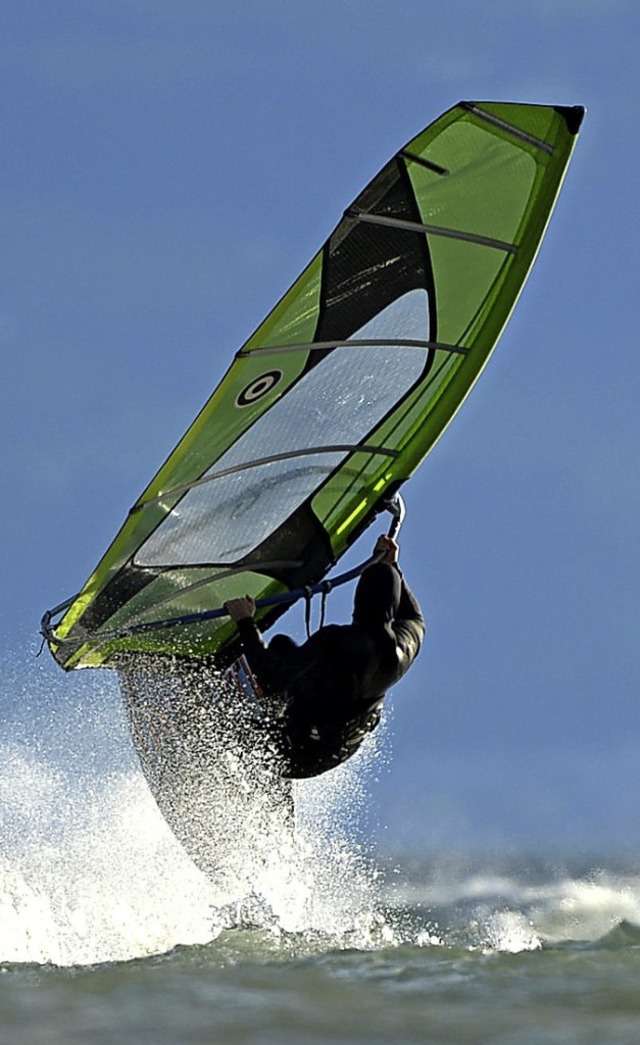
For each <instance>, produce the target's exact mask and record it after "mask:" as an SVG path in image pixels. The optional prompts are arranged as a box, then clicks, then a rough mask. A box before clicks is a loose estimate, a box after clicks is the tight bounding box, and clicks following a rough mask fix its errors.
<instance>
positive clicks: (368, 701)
mask: <svg viewBox="0 0 640 1045" xmlns="http://www.w3.org/2000/svg"><path fill="white" fill-rule="evenodd" d="M374 552H375V554H377V555H378V556H380V558H379V560H378V561H377V562H375V563H373V564H372V565H371V566H369V567H367V569H366V570H365V571H364V572H363V574H362V576H361V577H360V580H359V581H358V585H357V588H356V592H355V597H354V606H353V620H352V623H351V624H345V625H338V624H329V625H326V626H325V627H322V628H320V629H319V630H318V631H317V632H316V633H315V634H314V635H312V636H311V637H310V638H309V639H308V640H307V641H306V642H305V643H304V644H303V645H302V646H298V645H296V643H295V642H294V641H293V640H292V639H290V638H289V637H288V636H286V635H276V636H275V637H274V638H273V639H272V641H271V643H270V644H269V646H266V645H265V642H264V640H263V638H262V634H261V633H260V630H259V629H258V627H257V625H256V623H255V621H254V619H253V617H254V613H255V609H256V607H255V602H254V601H253V599H252V598H250V597H249V596H247V597H246V598H240V599H231V600H230V601H229V602H227V603H226V609H227V611H228V612H229V615H230V616H231V618H232V619H233V620H234V621H235V622H236V624H237V626H238V630H239V632H240V635H241V637H242V643H243V647H244V652H245V655H246V657H247V660H248V662H249V665H250V667H251V669H252V671H253V672H254V673H255V675H256V678H257V680H258V682H259V683H260V686H261V688H262V690H263V693H264V696H265V703H266V704H267V705H268V711H267V713H268V717H269V718H270V719H271V721H272V724H273V727H274V728H273V733H274V739H275V741H276V744H277V746H278V749H279V753H280V757H281V758H282V760H283V775H284V776H287V777H296V778H297V777H311V776H317V775H318V774H319V773H324V772H326V770H328V769H332V768H333V767H334V766H337V765H339V764H340V763H341V762H344V761H345V760H346V759H347V758H349V757H350V756H351V755H352V754H354V753H355V751H357V749H358V748H359V747H360V745H361V743H362V741H363V740H364V738H365V737H366V736H367V734H368V733H370V732H371V731H372V730H373V729H375V727H376V726H377V725H378V722H379V721H380V715H381V711H382V704H383V700H384V697H385V694H386V692H387V690H388V689H389V687H390V686H392V685H393V684H394V683H395V682H397V681H398V679H400V678H401V677H402V676H403V675H404V674H405V672H406V671H407V670H408V669H409V667H410V666H411V664H412V663H413V661H414V660H415V658H416V656H417V655H418V652H419V650H420V645H421V643H422V639H423V637H424V632H425V623H424V618H423V616H422V611H421V609H420V606H419V605H418V602H417V600H416V598H415V596H414V595H413V594H412V592H411V591H410V589H409V587H408V586H407V584H406V582H405V580H404V578H403V576H402V573H401V572H400V570H399V568H398V545H397V544H396V542H395V541H394V540H393V539H392V538H391V537H387V536H383V537H380V538H379V539H378V541H377V543H376V546H375V549H374ZM270 709H271V713H269V711H270ZM276 709H278V710H277V711H276Z"/></svg>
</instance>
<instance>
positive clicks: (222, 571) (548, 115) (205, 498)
mask: <svg viewBox="0 0 640 1045" xmlns="http://www.w3.org/2000/svg"><path fill="white" fill-rule="evenodd" d="M583 115H584V110H583V109H582V108H580V107H577V106H576V107H557V106H541V105H526V104H515V103H493V102H491V103H488V102H477V103H475V102H474V103H468V102H463V103H460V104H459V105H456V106H454V107H453V108H452V109H450V110H448V111H447V112H446V113H444V114H443V115H442V116H441V117H440V118H439V119H438V120H436V121H435V122H434V123H432V124H431V125H430V126H429V127H427V128H426V130H424V131H423V132H422V133H421V134H419V135H418V136H417V137H415V138H413V139H412V140H411V141H410V142H408V144H407V145H406V146H405V147H404V148H402V149H400V151H399V152H398V153H397V154H396V155H395V156H394V157H393V158H392V159H391V160H390V161H389V162H388V163H387V164H386V165H385V167H383V169H382V170H381V171H380V172H379V174H378V175H377V176H376V177H375V178H374V179H373V180H372V181H371V182H370V183H369V185H367V187H366V188H365V189H364V190H363V192H362V193H361V194H360V195H359V196H358V197H357V199H356V200H355V201H354V202H353V204H352V205H351V206H350V207H349V208H348V209H347V210H346V211H345V213H344V216H343V218H342V220H341V221H340V223H339V224H338V226H337V227H336V229H335V230H334V232H333V233H332V234H331V236H330V237H329V239H328V240H327V242H326V243H325V244H324V246H323V247H322V249H321V250H320V251H319V253H318V254H317V255H316V256H315V257H314V258H313V260H312V261H311V263H310V264H309V265H308V267H307V268H306V269H305V270H304V272H303V273H302V275H301V276H300V277H299V278H298V279H297V280H296V282H295V283H294V284H293V286H292V287H291V288H290V290H289V291H288V292H287V293H286V294H285V296H284V297H283V298H282V300H281V301H280V302H279V304H278V305H276V307H275V308H274V309H273V311H272V312H271V313H270V314H269V315H268V316H267V318H266V319H265V320H264V322H263V323H262V324H261V325H260V327H258V329H257V330H256V332H255V333H254V334H253V335H252V336H251V337H250V338H249V340H248V341H247V342H246V344H245V345H244V346H243V348H242V349H241V350H240V351H239V352H238V353H237V355H236V356H235V358H234V359H233V362H232V363H231V366H230V367H229V369H228V371H227V373H226V375H225V377H224V378H223V379H222V381H221V382H220V384H219V386H218V387H217V388H216V389H215V391H214V392H213V394H212V396H211V398H210V399H209V400H208V402H207V403H206V404H205V406H204V408H203V409H202V411H201V413H200V414H199V416H198V417H197V418H196V420H195V421H194V422H193V424H192V425H191V427H190V428H189V430H188V431H187V433H186V434H185V436H184V437H183V439H182V440H181V441H180V443H179V444H178V446H177V447H176V449H175V450H174V451H173V453H172V454H171V455H170V457H169V458H168V459H167V461H166V462H165V464H164V465H163V466H162V468H161V469H160V470H159V472H158V473H157V475H156V476H155V477H154V479H153V480H152V481H151V483H150V484H149V486H148V487H147V489H146V490H145V491H144V492H143V493H142V495H141V497H140V498H139V499H138V501H137V502H136V504H135V505H134V506H133V508H132V509H131V511H130V512H129V514H128V516H127V518H126V520H125V522H124V524H123V526H122V528H121V530H120V532H119V533H118V535H117V536H116V538H115V540H114V541H113V543H112V544H111V546H110V547H109V548H108V549H107V551H106V553H105V555H104V556H103V558H102V559H101V560H100V562H99V564H98V565H97V567H96V569H95V571H94V573H93V574H92V575H91V577H90V578H89V580H88V581H87V583H86V584H85V586H84V588H83V589H82V591H81V592H80V593H79V594H78V595H77V596H76V597H75V598H74V599H72V600H68V602H67V603H65V604H63V605H62V606H61V607H57V609H56V610H55V611H51V613H50V614H49V615H48V625H47V627H46V629H45V634H46V637H47V640H48V642H49V646H50V648H51V651H52V653H53V654H54V656H55V658H56V660H57V661H58V662H59V663H60V664H61V665H62V666H63V667H64V668H65V669H67V670H69V669H72V668H77V667H87V666H93V667H95V666H114V665H117V663H118V661H119V659H120V658H122V656H123V655H126V656H131V655H136V654H169V655H173V656H188V657H199V656H207V657H209V656H213V657H219V656H221V655H222V654H224V652H225V650H228V649H229V648H233V641H234V636H235V634H236V633H235V629H234V627H233V626H232V625H231V623H230V622H229V620H228V619H227V618H224V617H222V618H216V619H195V620H192V621H191V622H190V623H183V624H181V625H176V626H174V627H169V628H158V629H154V628H145V629H142V628H141V625H145V626H147V625H149V624H150V623H153V622H155V621H162V620H166V619H173V618H181V617H184V616H187V615H196V616H197V615H198V614H200V613H204V612H206V611H208V610H210V609H211V608H212V607H218V606H221V605H222V604H223V603H224V601H225V600H227V599H229V598H231V597H233V596H236V595H238V594H244V593H245V592H248V593H250V594H251V595H253V596H254V597H255V598H256V599H261V598H263V597H265V596H268V595H273V594H275V593H278V592H286V591H288V590H291V589H296V588H299V587H300V586H303V585H310V584H312V583H315V582H317V581H318V580H320V579H321V578H322V577H324V576H325V575H326V574H327V572H328V571H329V570H330V569H331V567H332V566H333V565H334V564H335V562H336V561H337V560H338V559H339V558H340V556H341V555H342V554H343V553H344V552H345V550H346V549H347V548H348V547H349V546H350V544H351V543H352V542H353V541H354V540H355V538H356V537H357V535H358V534H359V533H360V532H361V531H362V529H363V528H364V527H365V526H367V525H368V524H369V523H370V522H371V521H372V519H373V518H374V517H375V516H376V514H377V513H378V512H379V511H380V510H381V508H382V506H383V505H384V503H385V501H386V500H387V499H388V498H389V496H390V494H392V493H393V492H394V491H396V490H397V489H398V487H399V486H400V484H401V483H403V482H405V481H406V480H407V479H408V478H409V477H410V476H411V474H412V473H413V472H414V471H415V469H416V468H417V467H418V465H419V464H420V462H421V461H422V460H423V459H424V457H425V455H426V454H427V453H428V452H429V450H430V449H431V447H432V446H433V445H434V443H435V441H436V440H437V439H438V438H439V436H440V435H441V434H442V432H443V431H444V429H445V428H446V426H447V425H448V423H449V422H450V420H451V419H452V417H453V416H454V414H455V413H456V411H457V410H458V408H459V407H460V405H461V404H462V402H463V401H464V399H465V397H466V395H467V393H468V392H469V390H470V389H471V387H472V386H473V384H474V382H475V381H476V379H477V377H478V375H479V374H480V372H481V371H482V369H483V367H484V365H485V363H486V362H487V360H488V358H489V356H490V354H491V352H492V350H493V348H494V347H495V345H496V342H497V340H498V338H499V336H500V333H501V331H502V329H503V327H504V325H505V323H506V321H507V319H508V318H509V315H510V313H511V310H512V309H513V307H514V305H515V303H516V300H517V298H518V295H519V293H520V291H521V289H522V287H523V285H524V282H525V280H526V278H527V274H528V272H529V270H530V268H531V265H532V264H533V261H534V259H535V257H536V253H537V251H538V249H539V246H540V243H541V241H542V237H543V235H544V231H545V228H546V225H547V222H548V221H549V218H550V216H551V212H552V210H553V206H554V203H555V200H556V198H557V195H558V192H559V190H560V187H561V184H562V180H563V177H564V174H565V171H566V169H567V165H568V163H569V160H570V157H571V153H572V150H573V147H574V145H575V141H576V137H577V133H578V130H579V127H580V123H581V120H582V117H583ZM279 612H282V610H278V611H273V610H264V611H262V614H261V616H260V615H259V618H258V619H261V620H262V624H263V626H266V625H268V624H269V623H271V622H272V621H273V619H275V616H276V615H277V613H279ZM60 614H62V616H61V619H59V621H58V623H57V624H55V625H51V623H50V621H51V619H52V618H53V617H54V616H58V617H59V616H60Z"/></svg>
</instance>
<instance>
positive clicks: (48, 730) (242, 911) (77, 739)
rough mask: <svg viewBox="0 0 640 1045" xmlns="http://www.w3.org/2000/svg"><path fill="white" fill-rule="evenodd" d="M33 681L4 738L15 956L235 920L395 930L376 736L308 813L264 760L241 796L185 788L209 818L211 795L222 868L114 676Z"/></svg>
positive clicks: (106, 953)
mask: <svg viewBox="0 0 640 1045" xmlns="http://www.w3.org/2000/svg"><path fill="white" fill-rule="evenodd" d="M24 679H25V676H23V678H22V681H18V680H16V679H14V680H13V681H12V684H11V685H10V686H9V689H7V683H8V680H7V678H6V677H5V689H4V692H3V694H2V700H3V703H4V705H5V707H6V708H9V709H10V710H11V716H9V715H7V719H8V720H9V718H12V721H10V724H9V729H8V730H7V735H6V739H5V742H4V744H3V745H2V746H1V747H0V758H1V762H0V766H1V768H0V818H1V822H2V854H1V857H0V869H1V871H2V887H1V889H0V961H3V962H40V963H46V962H50V963H54V964H58V965H73V964H91V963H97V962H104V961H116V960H126V959H130V958H135V957H140V956H143V955H148V954H152V953H160V952H163V951H167V950H170V949H172V948H173V947H175V946H177V945H180V944H187V945H188V944H202V943H207V942H209V941H211V940H213V939H215V938H216V937H217V936H218V935H219V934H221V933H223V932H225V930H228V929H230V928H235V927H240V928H247V927H258V928H260V929H261V930H265V931H267V932H269V933H271V934H272V935H273V936H274V937H276V936H277V935H278V934H284V935H287V934H288V935H289V936H290V935H292V934H294V935H295V934H298V935H300V936H303V937H306V938H307V939H311V938H312V937H314V936H318V935H320V936H322V937H323V939H324V940H325V945H328V946H334V947H335V946H338V947H340V946H363V947H365V946H368V945H369V946H372V945H374V944H375V942H376V941H379V940H380V939H381V938H384V934H385V930H384V918H383V916H382V915H381V914H380V913H379V910H378V898H379V896H378V889H377V883H376V877H375V873H372V868H371V866H370V862H369V860H368V856H367V853H366V851H365V848H364V847H363V846H362V845H360V844H359V843H358V842H357V841H355V829H354V824H355V822H356V821H357V819H358V816H359V810H360V809H361V807H362V805H363V803H364V802H365V801H366V799H365V795H366V784H365V781H366V778H367V775H368V772H369V768H370V765H371V763H372V762H373V763H375V762H376V761H377V758H378V756H377V755H376V746H375V744H374V743H370V744H369V745H368V748H367V749H365V750H364V752H363V754H362V757H360V758H359V759H358V760H357V763H356V761H354V762H353V763H351V764H349V765H348V766H345V767H342V768H340V769H338V770H337V771H335V773H333V774H330V775H329V776H328V777H326V778H323V779H322V780H319V781H313V782H309V783H308V784H307V782H304V783H300V784H296V785H295V804H296V807H297V812H296V818H295V820H294V819H292V818H291V815H290V808H287V809H285V810H283V808H282V806H281V805H280V804H279V803H278V802H274V801H273V800H272V796H271V794H270V792H269V790H268V788H267V787H266V784H267V783H268V779H267V777H265V778H264V779H263V781H262V783H263V785H265V786H263V787H262V788H261V787H255V786H253V790H251V789H249V787H248V785H249V782H251V783H252V785H255V784H256V777H255V775H254V774H253V771H252V769H251V767H250V766H248V767H246V772H245V774H244V775H243V773H242V766H240V767H239V766H238V765H237V764H236V765H235V766H234V772H235V780H236V789H235V791H228V792H227V793H226V795H221V793H220V792H219V791H216V790H215V789H211V788H210V787H207V786H206V778H203V784H204V785H205V786H203V789H202V793H201V794H200V795H199V796H198V795H197V794H195V793H194V791H193V790H192V792H191V794H190V796H183V797H185V799H186V798H190V799H191V800H193V801H195V802H196V807H195V808H194V807H192V808H191V811H190V812H191V814H192V816H194V817H195V819H196V820H197V819H198V817H199V816H201V815H202V814H203V811H204V809H205V806H206V802H205V798H207V799H211V803H212V804H210V805H209V806H208V807H207V815H208V818H209V819H208V821H207V824H208V826H207V831H208V832H209V835H208V837H209V839H210V841H211V843H212V844H211V854H212V856H211V860H212V863H211V866H210V868H209V870H210V872H211V873H208V874H207V873H205V872H204V871H203V870H202V869H201V868H198V867H197V866H196V865H195V863H194V862H193V860H192V859H191V858H190V856H189V855H188V854H187V851H186V850H185V848H184V847H183V845H181V844H180V842H179V841H178V840H177V838H176V837H175V835H174V833H172V831H171V830H170V829H169V827H168V825H167V822H166V820H165V819H164V818H163V816H162V815H161V813H160V811H159V809H158V806H157V804H156V802H155V801H154V798H153V797H152V795H151V793H150V791H149V788H148V786H147V783H146V782H145V780H144V777H143V776H142V773H141V772H140V770H139V767H138V765H137V762H136V759H135V755H134V752H133V749H132V746H131V740H130V735H129V730H128V726H127V722H126V718H125V715H124V712H123V709H122V705H121V701H120V698H119V695H118V692H117V688H116V686H115V684H114V680H113V679H112V678H111V677H110V673H83V674H82V676H81V677H80V678H78V677H77V676H72V677H57V676H56V677H52V675H51V673H50V672H48V671H47V670H44V671H42V669H41V668H40V667H38V670H37V671H36V672H31V673H30V674H29V675H28V676H27V677H26V681H25V680H24ZM18 703H19V705H20V708H19V711H20V713H18V711H17V710H16V709H17V706H18ZM232 756H233V752H231V753H230V758H231V757H232ZM233 757H237V756H233ZM247 794H249V796H250V798H251V807H252V808H251V815H250V816H249V817H248V816H247V804H246V798H247ZM239 798H242V801H241V802H240V804H239V805H238V799H239ZM198 802H200V806H199V808H198V805H197V804H198ZM238 810H240V811H241V812H242V816H241V817H239V815H238ZM211 825H214V826H213V827H212V826H211ZM212 832H214V833H213V834H212ZM205 834H206V832H205Z"/></svg>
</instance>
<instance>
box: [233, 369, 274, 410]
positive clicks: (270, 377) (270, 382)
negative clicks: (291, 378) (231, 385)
mask: <svg viewBox="0 0 640 1045" xmlns="http://www.w3.org/2000/svg"><path fill="white" fill-rule="evenodd" d="M281 380H282V370H267V371H265V373H264V374H260V377H256V378H254V379H253V381H250V382H249V384H248V385H247V386H246V388H243V389H242V391H241V393H240V395H239V396H238V398H237V399H236V406H251V405H252V404H253V403H255V402H256V401H257V400H258V399H262V398H263V396H266V394H267V392H270V391H271V389H272V388H275V386H276V385H277V384H278V382H279V381H281Z"/></svg>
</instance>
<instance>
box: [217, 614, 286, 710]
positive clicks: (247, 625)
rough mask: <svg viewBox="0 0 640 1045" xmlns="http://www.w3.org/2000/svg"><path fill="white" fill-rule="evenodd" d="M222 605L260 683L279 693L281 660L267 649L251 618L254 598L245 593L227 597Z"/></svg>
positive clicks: (265, 687) (252, 616)
mask: <svg viewBox="0 0 640 1045" xmlns="http://www.w3.org/2000/svg"><path fill="white" fill-rule="evenodd" d="M224 606H225V609H226V611H227V613H228V614H229V616H230V617H231V620H232V621H234V622H235V623H236V625H237V627H238V631H239V632H240V637H241V639H242V646H243V649H244V652H245V654H246V657H247V660H248V661H249V664H250V666H251V669H252V670H253V671H254V672H255V674H256V676H257V678H258V681H259V683H260V685H261V686H262V687H263V689H264V690H265V692H266V693H280V692H281V691H282V689H283V678H282V661H281V660H280V658H279V657H277V656H275V654H273V653H271V652H270V650H269V649H267V646H266V643H265V641H264V639H263V637H262V632H261V631H260V629H259V627H258V625H257V624H256V622H255V620H254V619H253V618H254V614H255V612H256V603H255V599H252V598H251V596H250V595H246V596H244V598H239V599H229V601H228V602H225V604H224Z"/></svg>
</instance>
